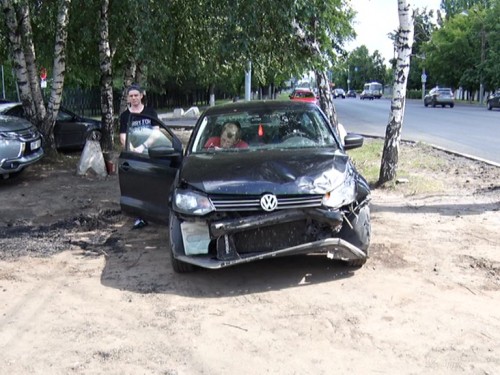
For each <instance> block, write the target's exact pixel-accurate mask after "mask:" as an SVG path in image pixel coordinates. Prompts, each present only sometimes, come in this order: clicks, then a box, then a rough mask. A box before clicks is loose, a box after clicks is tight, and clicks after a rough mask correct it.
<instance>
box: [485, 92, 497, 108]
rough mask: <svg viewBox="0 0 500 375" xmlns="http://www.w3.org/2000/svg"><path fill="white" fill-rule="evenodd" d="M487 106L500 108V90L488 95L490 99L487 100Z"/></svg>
mask: <svg viewBox="0 0 500 375" xmlns="http://www.w3.org/2000/svg"><path fill="white" fill-rule="evenodd" d="M486 108H488V110H490V111H491V110H492V109H493V108H500V90H497V91H496V92H495V93H493V94H491V95H490V96H488V101H487V102H486Z"/></svg>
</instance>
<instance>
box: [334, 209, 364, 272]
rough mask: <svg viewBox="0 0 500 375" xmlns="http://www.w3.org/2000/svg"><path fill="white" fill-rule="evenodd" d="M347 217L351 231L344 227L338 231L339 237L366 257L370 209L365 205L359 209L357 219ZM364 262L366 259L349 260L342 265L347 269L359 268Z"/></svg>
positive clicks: (347, 226) (351, 216)
mask: <svg viewBox="0 0 500 375" xmlns="http://www.w3.org/2000/svg"><path fill="white" fill-rule="evenodd" d="M347 217H348V219H349V221H350V222H351V224H352V229H351V227H350V226H349V225H344V226H343V227H342V229H341V231H340V237H341V238H343V239H344V240H346V241H348V242H349V243H351V244H353V245H354V246H356V247H357V248H359V249H361V250H362V251H363V252H364V253H365V254H366V255H367V256H368V247H369V246H370V237H371V222H370V207H369V206H368V205H366V206H364V207H363V208H361V210H359V212H358V214H357V217H356V216H355V215H352V214H351V215H348V216H347ZM366 260H367V258H363V259H351V260H346V261H343V263H344V264H346V265H347V266H349V267H361V266H362V265H363V264H365V263H366Z"/></svg>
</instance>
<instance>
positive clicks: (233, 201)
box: [209, 194, 323, 211]
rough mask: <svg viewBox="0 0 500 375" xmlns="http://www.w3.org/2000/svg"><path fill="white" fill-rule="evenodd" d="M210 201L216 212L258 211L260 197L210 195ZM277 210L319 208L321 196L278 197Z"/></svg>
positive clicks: (260, 208)
mask: <svg viewBox="0 0 500 375" xmlns="http://www.w3.org/2000/svg"><path fill="white" fill-rule="evenodd" d="M209 198H210V200H211V201H212V204H213V205H214V207H215V209H216V210H217V211H260V210H262V207H261V206H260V198H261V197H260V196H227V195H211V196H210V197H209ZM277 198H278V206H277V208H276V209H277V210H284V209H291V208H307V207H320V206H321V200H322V199H323V195H321V194H316V195H294V196H278V197H277Z"/></svg>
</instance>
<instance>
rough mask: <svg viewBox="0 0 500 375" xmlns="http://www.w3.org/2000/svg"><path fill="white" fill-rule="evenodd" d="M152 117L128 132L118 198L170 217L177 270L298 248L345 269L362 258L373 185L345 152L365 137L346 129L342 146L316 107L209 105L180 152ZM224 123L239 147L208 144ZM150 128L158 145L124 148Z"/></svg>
mask: <svg viewBox="0 0 500 375" xmlns="http://www.w3.org/2000/svg"><path fill="white" fill-rule="evenodd" d="M132 117H133V118H131V121H134V120H137V119H135V117H137V118H138V119H140V118H141V115H133V116H132ZM142 117H144V116H142ZM150 119H151V120H152V121H153V122H154V124H157V125H158V126H159V128H160V130H159V131H158V130H150V131H149V132H150V133H144V129H141V130H139V132H136V131H135V130H134V129H133V128H132V129H129V132H128V134H127V142H126V144H127V148H126V149H125V150H124V151H123V152H122V153H121V154H120V157H119V166H118V169H119V182H120V191H121V198H120V203H121V207H122V210H123V211H125V212H128V213H130V214H134V215H141V216H142V217H149V218H152V219H157V220H163V221H166V220H167V218H169V241H170V246H169V251H170V254H171V259H172V266H173V269H174V270H175V271H176V272H189V271H192V270H193V268H196V267H203V268H210V269H217V268H222V267H228V266H233V265H237V264H241V263H247V262H251V261H256V260H260V259H265V258H273V257H278V256H285V255H294V254H305V253H323V254H326V255H327V257H328V258H332V259H337V260H341V261H344V262H347V264H348V265H350V266H361V265H363V264H364V263H365V262H366V259H367V257H368V247H369V243H370V233H371V227H370V208H369V201H370V188H369V185H368V183H367V182H366V180H365V179H364V178H363V177H362V176H361V175H360V174H359V173H358V171H357V170H356V168H355V166H354V165H353V164H352V162H351V160H350V158H349V157H348V156H347V155H346V153H345V150H347V149H352V148H356V147H360V146H362V144H363V138H362V137H361V136H359V135H355V134H347V135H346V137H345V138H344V142H345V145H344V146H342V144H341V141H340V139H339V136H338V134H337V133H336V132H335V131H334V129H333V128H332V127H331V125H330V123H329V121H328V120H327V118H326V116H325V115H324V113H323V112H322V111H321V109H320V108H319V107H318V106H316V105H314V104H310V103H304V102H293V101H251V102H241V103H231V104H227V105H223V106H215V107H211V108H209V109H208V110H206V111H205V112H204V113H203V114H202V116H201V117H200V118H199V119H198V121H197V123H196V126H195V128H194V130H193V133H192V134H191V137H190V140H189V142H188V144H187V146H186V150H185V152H184V153H183V150H182V144H181V141H180V140H179V139H178V138H177V137H176V136H175V135H174V134H173V132H172V131H171V130H170V129H168V128H167V127H166V126H165V125H164V124H163V123H162V122H161V121H159V120H156V119H153V118H150ZM228 123H232V124H233V125H231V127H232V129H234V128H235V127H240V128H241V131H234V130H233V131H232V133H231V134H229V135H227V136H228V137H229V136H230V138H231V139H232V138H233V137H234V140H235V141H236V140H238V139H240V136H241V139H240V140H239V142H238V143H236V144H237V145H238V146H237V148H220V147H216V146H214V145H217V144H219V142H218V141H217V138H218V137H219V136H220V135H221V129H223V128H224V129H229V128H231V127H228V126H227V124H228ZM235 124H238V125H235ZM151 134H154V136H153V138H155V139H156V141H155V143H153V144H152V145H151V146H150V147H149V149H148V150H147V151H145V152H142V153H140V154H138V153H134V152H133V151H130V150H132V148H130V150H129V149H128V147H129V146H128V145H129V144H130V145H131V146H132V147H136V145H137V144H143V143H144V139H145V138H147V139H151V138H150V137H151ZM214 139H215V141H214ZM220 144H222V142H221V143H220ZM207 147H208V148H207ZM140 149H141V150H142V148H140Z"/></svg>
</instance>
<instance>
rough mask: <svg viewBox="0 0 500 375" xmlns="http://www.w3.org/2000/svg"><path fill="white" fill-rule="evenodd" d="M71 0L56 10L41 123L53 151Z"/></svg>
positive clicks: (60, 97) (62, 84)
mask: <svg viewBox="0 0 500 375" xmlns="http://www.w3.org/2000/svg"><path fill="white" fill-rule="evenodd" d="M70 3H71V0H61V2H60V4H59V10H58V12H57V21H56V22H57V23H56V24H57V27H56V38H55V43H54V65H53V67H52V85H51V90H50V99H49V103H48V107H47V115H46V116H45V118H44V121H43V122H42V124H41V131H42V133H43V134H44V135H45V136H47V137H49V139H48V140H47V139H46V141H47V143H48V144H47V146H48V147H49V148H50V149H52V150H54V151H55V142H54V125H55V123H56V119H57V114H58V113H59V108H60V106H61V100H62V91H63V87H64V74H65V71H66V43H67V41H68V23H69V6H70Z"/></svg>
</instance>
